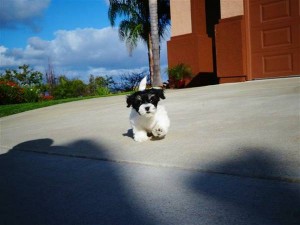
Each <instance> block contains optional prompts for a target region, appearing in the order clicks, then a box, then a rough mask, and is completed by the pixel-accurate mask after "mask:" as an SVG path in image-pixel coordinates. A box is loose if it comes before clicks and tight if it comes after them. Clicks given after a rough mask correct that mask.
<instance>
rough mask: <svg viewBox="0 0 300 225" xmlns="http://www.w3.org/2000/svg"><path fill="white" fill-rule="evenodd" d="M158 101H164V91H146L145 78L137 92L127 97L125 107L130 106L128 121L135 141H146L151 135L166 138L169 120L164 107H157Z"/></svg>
mask: <svg viewBox="0 0 300 225" xmlns="http://www.w3.org/2000/svg"><path fill="white" fill-rule="evenodd" d="M143 83H144V85H143ZM160 99H165V95H164V91H163V90H162V89H153V88H152V89H148V90H146V85H145V78H144V79H143V80H142V82H141V84H140V87H139V91H137V92H135V93H133V94H132V95H130V96H127V107H131V106H132V109H131V113H130V117H129V120H130V124H131V126H132V130H133V138H134V140H135V141H137V142H143V141H147V140H148V139H150V137H151V135H152V136H154V137H157V138H163V137H165V136H166V134H167V132H168V130H169V126H170V120H169V117H168V114H167V111H166V110H165V108H164V106H162V105H158V102H159V101H160ZM149 136H150V137H149Z"/></svg>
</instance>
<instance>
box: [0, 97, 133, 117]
mask: <svg viewBox="0 0 300 225" xmlns="http://www.w3.org/2000/svg"><path fill="white" fill-rule="evenodd" d="M129 93H130V92H124V93H120V94H114V95H126V94H129ZM108 96H113V95H108ZM97 97H99V96H97ZM97 97H94V96H88V97H80V98H67V99H58V100H50V101H43V102H34V103H21V104H13V105H0V117H4V116H9V115H13V114H17V113H21V112H25V111H29V110H33V109H38V108H43V107H47V106H51V105H57V104H62V103H66V102H73V101H79V100H85V99H90V98H97ZM101 97H107V96H101Z"/></svg>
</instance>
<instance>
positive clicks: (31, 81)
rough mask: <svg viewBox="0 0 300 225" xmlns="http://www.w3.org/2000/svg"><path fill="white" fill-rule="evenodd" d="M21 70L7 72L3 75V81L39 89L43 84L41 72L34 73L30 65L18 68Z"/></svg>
mask: <svg viewBox="0 0 300 225" xmlns="http://www.w3.org/2000/svg"><path fill="white" fill-rule="evenodd" d="M18 69H19V70H9V69H7V70H5V73H4V74H2V75H1V79H2V80H7V81H13V82H16V83H17V84H19V85H20V86H22V87H24V86H27V87H33V86H36V87H39V86H41V84H42V76H43V74H42V73H41V72H39V71H34V70H33V69H31V68H30V67H29V65H26V64H24V65H22V66H19V67H18Z"/></svg>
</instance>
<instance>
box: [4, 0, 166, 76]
mask: <svg viewBox="0 0 300 225" xmlns="http://www.w3.org/2000/svg"><path fill="white" fill-rule="evenodd" d="M0 2H1V4H0V25H1V28H0V71H3V70H5V69H7V68H17V66H18V65H22V64H29V65H30V66H31V67H33V68H34V69H36V70H39V71H41V72H45V70H46V68H47V66H48V61H50V62H51V64H52V65H53V67H54V70H55V73H56V75H61V74H64V75H67V76H68V77H70V78H80V79H83V80H85V81H87V80H88V76H89V75H90V74H93V75H96V76H100V75H110V76H116V75H119V74H124V73H130V72H141V71H145V70H148V59H147V48H146V46H145V44H143V43H139V44H138V46H137V48H136V49H135V50H134V51H133V54H132V56H129V54H128V51H127V48H126V45H125V43H124V42H121V41H120V40H119V37H118V31H117V29H118V27H117V26H116V27H115V28H111V27H110V23H109V20H108V17H107V11H108V0H0ZM167 36H169V35H167ZM161 49H162V51H161V67H162V71H164V70H165V68H166V66H167V54H166V51H167V50H166V41H164V42H163V43H162V48H161ZM163 77H164V80H165V79H166V77H165V75H163Z"/></svg>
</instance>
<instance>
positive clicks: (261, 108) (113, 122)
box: [0, 78, 300, 225]
mask: <svg viewBox="0 0 300 225" xmlns="http://www.w3.org/2000/svg"><path fill="white" fill-rule="evenodd" d="M166 97H167V99H166V100H164V101H162V102H161V103H163V104H164V105H165V106H166V108H167V110H168V113H169V116H170V119H171V128H170V131H169V134H168V135H167V137H166V138H165V139H163V140H159V141H148V142H144V143H136V142H134V141H133V139H132V131H131V130H130V127H129V121H128V116H129V112H130V111H129V109H127V108H126V103H125V96H117V97H108V98H98V99H90V100H84V101H79V102H72V103H66V104H62V105H56V106H52V107H48V108H43V109H38V110H34V111H29V112H25V113H20V114H17V115H12V116H8V117H4V118H1V119H0V126H1V133H0V134H1V135H0V142H1V143H0V146H1V148H0V171H1V174H0V202H1V204H0V224H214V225H215V224H263V225H265V224H270V225H271V224H272V225H274V224H275V225H276V224H278V225H279V224H282V225H283V224H284V225H288V224H299V222H300V153H299V152H300V117H299V116H300V115H299V112H300V78H286V79H273V80H262V81H253V82H246V83H238V84H225V85H217V86H208V87H200V88H191V89H182V90H167V91H166Z"/></svg>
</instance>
